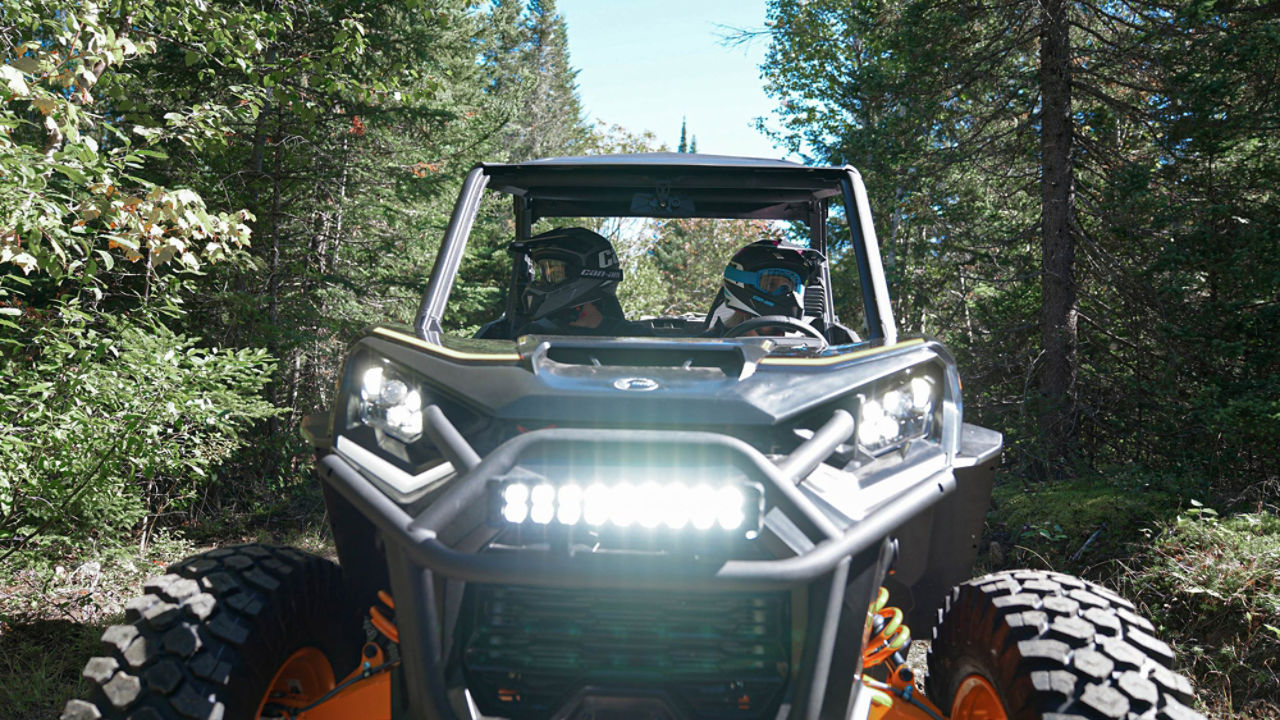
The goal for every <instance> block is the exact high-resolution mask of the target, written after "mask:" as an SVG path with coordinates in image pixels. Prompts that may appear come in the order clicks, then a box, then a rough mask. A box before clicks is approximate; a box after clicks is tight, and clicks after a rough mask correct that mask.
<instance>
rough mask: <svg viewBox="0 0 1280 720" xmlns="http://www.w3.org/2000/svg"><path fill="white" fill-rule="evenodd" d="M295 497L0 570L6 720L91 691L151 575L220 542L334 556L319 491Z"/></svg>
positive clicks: (30, 719) (1, 712) (36, 718)
mask: <svg viewBox="0 0 1280 720" xmlns="http://www.w3.org/2000/svg"><path fill="white" fill-rule="evenodd" d="M310 487H311V490H310V491H302V492H293V493H288V494H287V495H284V496H283V499H281V500H279V501H277V502H274V503H271V504H266V505H259V506H258V507H257V508H256V509H255V510H254V511H253V512H252V513H248V512H245V513H238V514H230V515H222V516H219V517H217V518H216V520H215V519H210V520H208V521H206V522H204V523H201V524H193V525H189V526H186V527H183V528H178V529H171V530H168V531H162V532H159V533H156V534H155V535H153V536H151V537H149V538H148V541H147V542H146V543H145V544H142V543H139V544H135V545H130V546H123V547H119V546H117V547H110V548H98V549H96V550H92V551H89V550H80V551H74V552H73V551H71V550H69V549H64V550H59V548H60V547H61V544H60V543H57V542H50V543H47V544H46V545H44V546H42V547H40V548H38V549H34V550H25V551H22V552H20V553H17V554H15V555H14V556H13V557H11V558H9V559H8V560H6V561H5V565H4V566H3V567H0V720H46V719H47V720H53V719H55V718H57V717H58V716H59V715H61V713H62V708H63V706H64V705H65V704H66V702H67V700H70V699H72V698H75V697H81V696H82V695H83V694H84V693H85V692H86V691H87V690H88V686H87V683H86V681H85V680H83V679H82V678H81V677H80V671H81V670H82V669H83V668H84V664H85V662H86V661H88V659H89V658H90V657H91V656H93V655H96V654H97V653H98V646H99V638H101V636H102V633H103V631H104V630H106V628H107V626H108V625H111V624H116V623H121V622H123V621H124V607H125V604H126V603H127V602H128V601H129V600H131V599H133V598H134V597H137V596H139V595H141V594H142V593H143V590H142V585H143V583H144V582H146V580H147V579H148V578H151V577H154V576H156V575H160V574H162V573H163V572H164V569H165V568H166V567H167V566H168V565H170V564H172V563H175V562H177V561H179V560H181V559H182V558H184V557H187V556H189V555H192V554H195V553H197V552H200V551H202V550H206V549H209V548H211V547H215V546H219V545H230V544H234V543H242V542H269V543H279V544H284V545H291V546H293V547H299V548H302V549H304V550H309V551H311V552H314V553H316V554H319V555H323V556H327V557H330V558H333V557H335V553H334V550H333V540H332V537H331V536H330V534H329V529H328V526H327V525H326V524H325V518H324V509H323V504H322V503H321V502H320V498H319V489H318V488H315V487H314V484H310Z"/></svg>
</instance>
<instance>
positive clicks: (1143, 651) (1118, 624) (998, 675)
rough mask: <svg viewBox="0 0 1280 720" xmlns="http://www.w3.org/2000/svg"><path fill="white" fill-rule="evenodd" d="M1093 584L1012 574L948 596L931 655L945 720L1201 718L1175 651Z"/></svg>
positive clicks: (933, 686) (933, 684) (933, 692)
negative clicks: (1174, 664)
mask: <svg viewBox="0 0 1280 720" xmlns="http://www.w3.org/2000/svg"><path fill="white" fill-rule="evenodd" d="M1153 632H1154V628H1153V627H1152V625H1151V623H1150V622H1148V621H1147V620H1146V619H1145V618H1143V617H1142V616H1140V615H1138V614H1137V613H1135V612H1134V607H1133V605H1132V604H1131V603H1130V602H1129V601H1127V600H1125V599H1124V598H1122V597H1120V596H1119V595H1116V594H1115V593H1113V592H1111V591H1110V590H1107V589H1106V588H1103V587H1100V586H1098V585H1095V584H1093V583H1090V582H1087V581H1084V580H1081V579H1079V578H1075V577H1072V576H1070V575H1063V574H1061V573H1055V572H1041V571H1031V570H1014V571H1009V572H1000V573H993V574H991V575H985V576H983V577H980V578H977V579H974V580H970V581H968V582H966V583H963V584H961V585H959V586H957V587H955V588H953V589H952V591H951V594H950V595H949V596H948V597H947V599H946V605H945V607H944V608H943V610H942V611H941V613H940V619H939V622H938V625H937V627H935V628H934V630H933V645H932V646H931V647H930V649H929V675H928V678H927V680H926V683H925V688H926V691H927V692H928V695H929V699H931V700H932V701H933V702H934V703H935V704H936V705H937V706H938V707H939V708H941V709H942V710H944V711H948V710H949V716H950V718H951V720H961V719H963V718H975V719H976V718H981V719H982V720H1077V719H1079V720H1083V719H1086V718H1087V719H1089V720H1102V719H1104V718H1106V719H1112V720H1138V719H1139V718H1141V719H1142V720H1204V718H1203V717H1202V716H1201V715H1200V714H1199V713H1197V712H1194V711H1193V710H1191V709H1190V705H1191V703H1192V692H1193V691H1192V688H1191V683H1189V682H1188V681H1187V679H1186V678H1184V677H1182V676H1181V675H1177V674H1175V673H1174V672H1172V671H1171V670H1170V669H1169V666H1170V665H1171V664H1172V662H1173V652H1172V651H1171V650H1170V649H1169V646H1168V645H1166V644H1165V643H1163V642H1161V641H1159V640H1157V639H1156V638H1155V637H1153V636H1152V634H1151V633H1153Z"/></svg>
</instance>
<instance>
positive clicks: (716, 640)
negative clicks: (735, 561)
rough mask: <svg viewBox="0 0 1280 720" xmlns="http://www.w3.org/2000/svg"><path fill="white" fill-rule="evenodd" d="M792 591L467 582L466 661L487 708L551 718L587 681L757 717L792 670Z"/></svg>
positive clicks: (708, 714) (693, 707)
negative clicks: (698, 591)
mask: <svg viewBox="0 0 1280 720" xmlns="http://www.w3.org/2000/svg"><path fill="white" fill-rule="evenodd" d="M789 601H790V598H789V596H788V595H787V594H786V593H775V594H761V595H744V594H732V595H729V594H717V595H679V594H675V593H636V592H627V593H623V592H616V591H595V590H591V591H588V590H564V589H544V588H524V587H507V586H475V585H473V586H471V587H470V588H469V589H468V597H467V610H466V613H465V614H464V617H465V618H467V620H468V621H469V623H470V626H469V628H467V629H466V630H465V632H466V633H467V635H466V640H465V641H464V644H463V647H462V664H463V670H464V673H465V675H466V679H467V685H468V687H469V688H470V689H471V693H472V697H473V698H475V700H476V703H477V705H479V707H480V710H481V711H482V712H483V713H484V714H485V715H493V716H499V717H509V718H520V719H524V718H535V717H538V718H545V717H549V716H550V715H551V714H552V713H553V712H554V711H555V710H557V709H558V708H559V707H560V706H561V705H563V704H564V703H565V702H566V701H568V700H569V699H570V698H571V697H572V696H573V694H574V693H576V692H577V691H578V690H580V689H582V688H584V687H592V688H596V689H599V690H600V691H601V692H602V693H606V694H608V693H612V694H630V693H635V694H636V695H637V696H640V695H653V694H663V695H665V696H666V697H668V698H669V699H670V700H671V702H672V703H673V704H674V705H676V706H677V707H678V708H679V709H680V712H681V713H682V714H689V715H692V716H694V717H698V718H716V719H719V718H744V719H749V718H758V717H765V716H767V715H770V714H771V713H773V712H775V711H776V708H777V705H778V703H779V702H780V700H781V696H782V692H783V690H784V688H785V686H786V683H787V680H788V677H789V675H790V659H789V653H790V602H789Z"/></svg>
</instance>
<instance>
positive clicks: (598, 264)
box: [511, 227, 639, 336]
mask: <svg viewBox="0 0 1280 720" xmlns="http://www.w3.org/2000/svg"><path fill="white" fill-rule="evenodd" d="M511 249H512V251H513V252H517V253H523V254H524V255H525V257H526V258H527V261H528V263H529V270H530V272H531V274H532V278H531V280H530V281H529V284H528V285H526V286H525V288H524V291H523V292H522V293H521V294H520V308H519V314H520V317H521V319H522V320H524V323H523V324H522V325H520V326H518V327H517V328H516V332H515V335H516V336H519V335H527V334H534V333H541V334H546V335H636V334H639V333H638V331H637V328H636V327H635V326H634V325H633V324H632V323H630V322H628V321H627V319H626V317H625V316H624V315H623V313H622V306H621V305H619V304H618V297H617V294H616V292H617V287H618V283H620V282H622V267H621V266H620V265H619V264H618V254H617V253H616V252H614V249H613V244H612V243H610V242H609V241H608V240H607V239H605V238H604V237H602V236H601V235H599V234H597V233H594V232H592V231H590V230H587V229H586V228H580V227H568V228H557V229H555V230H548V231H547V232H544V233H541V234H539V235H536V236H534V237H532V238H530V239H529V240H527V241H525V242H516V243H512V245H511Z"/></svg>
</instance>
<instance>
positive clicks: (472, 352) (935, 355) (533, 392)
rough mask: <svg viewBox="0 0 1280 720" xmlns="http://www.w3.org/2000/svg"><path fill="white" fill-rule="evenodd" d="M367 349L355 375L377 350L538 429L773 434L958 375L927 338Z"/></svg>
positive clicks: (368, 341) (473, 343) (395, 341)
mask: <svg viewBox="0 0 1280 720" xmlns="http://www.w3.org/2000/svg"><path fill="white" fill-rule="evenodd" d="M356 346H357V347H355V348H353V350H357V351H356V352H352V353H351V356H350V357H351V358H352V360H351V362H353V363H358V362H360V361H361V357H362V355H363V353H360V352H358V350H359V349H360V348H361V347H363V348H367V350H368V351H370V352H371V353H373V354H374V355H380V356H383V357H386V358H388V359H390V360H393V361H395V362H397V363H400V364H402V365H404V366H406V367H408V368H410V369H412V370H414V371H416V372H417V373H419V374H421V375H422V376H423V377H425V378H426V379H427V380H428V381H429V382H430V383H431V384H432V385H433V386H434V388H435V389H437V390H438V391H439V392H441V393H443V394H446V395H448V396H449V397H450V398H452V399H454V400H456V401H458V402H460V403H463V404H465V405H467V406H469V407H471V408H472V409H474V410H476V411H477V412H480V413H483V414H485V415H488V416H490V417H494V418H498V419H502V420H509V421H513V422H516V423H520V424H523V425H526V426H545V425H560V426H576V425H586V426H593V427H610V426H614V427H633V428H640V427H725V426H757V427H760V426H772V425H777V424H779V423H781V422H784V421H786V420H789V419H791V418H794V417H796V416H798V415H801V414H803V413H805V412H806V411H808V410H811V409H814V408H816V407H818V406H821V405H823V404H824V403H827V402H829V401H831V400H833V399H835V398H838V397H840V396H842V395H845V394H847V393H848V392H849V391H850V390H851V389H853V388H855V387H857V386H859V385H862V384H864V383H866V382H869V381H871V380H874V379H876V378H879V377H883V376H886V375H889V374H892V373H894V372H897V371H899V370H901V369H903V368H905V367H907V366H911V365H916V364H919V363H921V362H928V361H929V360H930V359H933V360H935V361H936V362H938V363H940V364H942V365H944V366H951V367H953V364H952V363H951V361H950V357H949V356H948V355H947V353H946V351H945V350H944V349H942V347H941V346H940V345H938V344H937V343H936V342H933V341H930V340H926V339H924V338H912V339H908V340H903V341H900V342H897V343H894V344H890V345H886V344H883V343H876V342H869V343H859V344H854V345H842V346H835V347H830V348H827V349H825V350H823V351H821V352H814V351H810V350H806V349H802V348H786V347H781V346H778V345H775V344H774V343H773V342H772V341H770V340H769V339H765V338H748V339H734V340H716V339H679V338H595V337H565V336H525V337H522V338H521V339H520V341H519V342H518V343H513V342H511V341H484V340H474V339H464V338H449V337H446V338H444V339H443V340H442V342H441V343H440V344H437V343H431V342H427V341H424V340H421V339H419V338H417V337H415V336H414V335H412V334H410V333H408V332H405V331H401V330H396V329H391V328H382V327H379V328H373V329H371V330H370V331H369V332H368V333H367V334H366V335H365V336H364V337H363V338H361V339H360V340H358V341H357V342H356ZM366 357H367V356H366ZM940 369H941V370H942V372H943V373H944V374H945V373H947V369H946V368H945V367H944V368H940Z"/></svg>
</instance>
